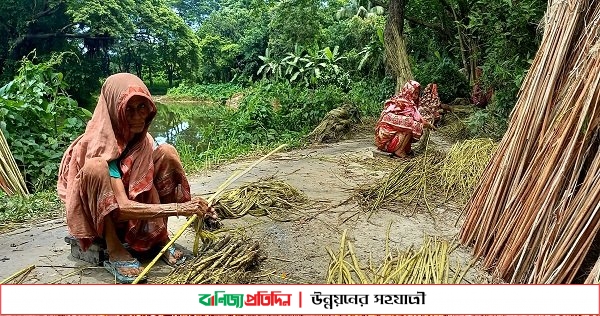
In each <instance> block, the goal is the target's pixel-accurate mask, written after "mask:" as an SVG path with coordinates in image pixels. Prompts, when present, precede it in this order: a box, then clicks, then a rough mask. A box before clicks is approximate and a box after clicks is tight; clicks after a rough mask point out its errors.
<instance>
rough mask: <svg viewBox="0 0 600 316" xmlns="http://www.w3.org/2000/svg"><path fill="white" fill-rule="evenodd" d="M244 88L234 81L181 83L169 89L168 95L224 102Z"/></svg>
mask: <svg viewBox="0 0 600 316" xmlns="http://www.w3.org/2000/svg"><path fill="white" fill-rule="evenodd" d="M243 90H244V88H243V87H242V86H240V85H238V84H233V83H213V84H194V85H191V84H189V83H185V82H184V83H181V84H180V85H179V86H177V87H175V88H171V89H169V90H168V91H167V95H168V96H174V97H192V98H196V99H201V100H208V101H215V102H224V101H225V100H227V99H229V98H230V97H231V96H232V95H233V94H235V93H237V92H240V91H243Z"/></svg>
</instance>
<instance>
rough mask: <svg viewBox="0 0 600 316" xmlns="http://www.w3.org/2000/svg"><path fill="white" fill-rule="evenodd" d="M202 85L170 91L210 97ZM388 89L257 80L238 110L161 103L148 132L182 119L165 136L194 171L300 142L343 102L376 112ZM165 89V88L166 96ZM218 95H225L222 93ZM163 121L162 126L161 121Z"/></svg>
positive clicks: (382, 84) (384, 86) (374, 84)
mask: <svg viewBox="0 0 600 316" xmlns="http://www.w3.org/2000/svg"><path fill="white" fill-rule="evenodd" d="M225 87H227V86H225ZM207 88H210V87H206V86H201V85H196V86H193V87H187V86H180V87H178V88H175V90H176V91H178V92H179V91H200V92H201V93H202V95H205V97H206V98H209V99H212V100H215V99H216V97H215V93H213V95H212V96H208V94H205V93H204V91H208V89H207ZM392 89H393V87H392V84H391V82H389V81H383V82H366V81H360V82H357V83H354V84H352V86H351V87H350V91H349V92H344V91H343V90H342V89H341V88H338V87H335V86H322V87H319V88H317V89H314V90H313V89H306V88H305V87H303V86H301V85H300V86H294V85H292V84H290V83H289V82H285V81H281V82H275V83H272V82H269V81H262V82H259V83H257V84H255V85H254V86H253V87H251V88H247V89H245V90H244V92H243V94H244V96H243V98H242V99H241V101H240V103H239V108H238V109H233V108H228V107H224V106H219V105H169V106H161V107H159V113H158V115H157V117H156V119H155V123H154V124H153V129H154V130H153V133H154V134H155V135H165V134H167V133H168V129H169V128H171V127H173V126H177V125H178V124H180V123H181V122H186V123H187V124H188V125H189V126H188V128H186V129H185V130H181V131H177V136H175V137H172V138H171V139H168V140H169V142H171V143H173V144H175V146H176V147H177V149H178V151H179V153H180V156H181V159H182V161H183V163H184V166H185V167H186V170H188V171H190V172H194V171H198V170H201V169H203V168H205V167H207V166H210V165H214V164H215V163H218V162H220V161H223V160H227V159H231V158H235V157H237V156H239V155H245V154H248V153H250V152H253V151H264V150H267V149H271V148H274V147H277V146H278V145H280V144H282V143H287V144H289V145H290V147H298V146H302V145H303V144H304V141H303V138H304V136H306V135H307V134H308V133H310V132H311V131H312V129H313V128H314V127H315V126H317V125H318V124H319V122H320V121H321V119H322V118H323V117H324V116H325V114H326V113H327V112H329V111H330V110H332V109H334V108H336V107H338V106H340V105H343V104H346V103H352V104H355V105H357V107H358V108H359V110H360V111H361V114H362V115H363V116H373V115H378V114H379V112H380V111H381V102H380V101H379V100H382V99H383V98H385V96H386V95H389V94H390V93H391V91H392ZM225 90H226V89H225V88H224V89H221V90H217V89H215V90H213V91H225ZM229 91H230V92H229V93H234V91H237V90H236V89H233V88H232V89H231V90H229ZM171 93H172V92H171V90H169V95H170V94H171ZM197 95H200V94H197ZM221 96H225V98H226V97H227V96H229V97H231V95H228V94H223V95H221ZM163 122H165V123H166V125H162V124H163Z"/></svg>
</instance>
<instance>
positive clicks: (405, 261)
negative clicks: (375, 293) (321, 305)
mask: <svg viewBox="0 0 600 316" xmlns="http://www.w3.org/2000/svg"><path fill="white" fill-rule="evenodd" d="M389 241H390V239H389V230H388V236H387V239H386V247H385V248H386V249H385V257H384V259H383V262H382V263H381V264H380V265H379V266H377V267H376V266H375V265H374V264H373V260H372V259H370V260H369V263H368V264H361V263H360V262H359V260H358V259H357V257H356V253H355V251H354V246H353V245H352V243H351V242H350V241H348V240H347V237H346V231H344V233H343V234H342V240H341V242H340V248H339V251H338V253H337V254H334V253H333V251H332V250H330V249H327V251H328V253H329V256H330V257H331V262H330V264H329V269H328V271H327V280H326V283H327V284H459V283H461V282H462V279H463V278H464V275H465V273H466V272H467V270H468V269H469V268H470V267H468V268H467V269H464V270H461V269H460V268H457V267H456V268H455V267H452V270H453V271H457V272H455V273H454V274H453V275H451V262H450V257H449V254H450V246H449V243H448V242H447V241H445V240H441V239H438V238H436V237H426V238H425V239H424V242H423V245H422V246H421V248H419V249H416V250H415V249H413V248H412V247H411V248H409V249H408V250H405V251H391V250H390V247H389Z"/></svg>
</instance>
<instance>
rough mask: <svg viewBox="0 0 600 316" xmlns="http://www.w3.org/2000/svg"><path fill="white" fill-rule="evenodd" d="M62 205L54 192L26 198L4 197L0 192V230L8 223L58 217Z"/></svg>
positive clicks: (37, 193) (40, 193) (35, 194)
mask: <svg viewBox="0 0 600 316" xmlns="http://www.w3.org/2000/svg"><path fill="white" fill-rule="evenodd" d="M63 207H64V205H63V203H62V202H61V201H60V199H59V198H58V196H57V195H56V192H55V191H41V192H36V193H34V194H31V195H28V196H20V195H14V196H10V197H9V196H5V195H4V193H2V191H0V228H1V227H2V226H4V225H6V224H9V223H21V222H26V221H29V220H41V219H46V218H50V217H55V216H58V215H60V214H61V213H62V211H63Z"/></svg>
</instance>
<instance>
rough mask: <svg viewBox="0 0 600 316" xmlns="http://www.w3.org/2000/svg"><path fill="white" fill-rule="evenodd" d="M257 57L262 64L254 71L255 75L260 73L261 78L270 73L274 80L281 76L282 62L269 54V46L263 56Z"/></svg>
mask: <svg viewBox="0 0 600 316" xmlns="http://www.w3.org/2000/svg"><path fill="white" fill-rule="evenodd" d="M258 58H260V60H262V61H263V63H264V64H263V65H262V66H260V68H259V69H258V71H257V72H256V74H257V75H260V74H261V73H262V75H263V78H266V77H268V76H269V75H270V76H272V77H274V79H275V80H279V79H280V78H282V77H283V71H282V68H283V67H282V62H279V61H277V60H276V59H274V58H273V57H272V56H271V50H270V49H269V48H267V49H266V51H265V55H264V56H258Z"/></svg>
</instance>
